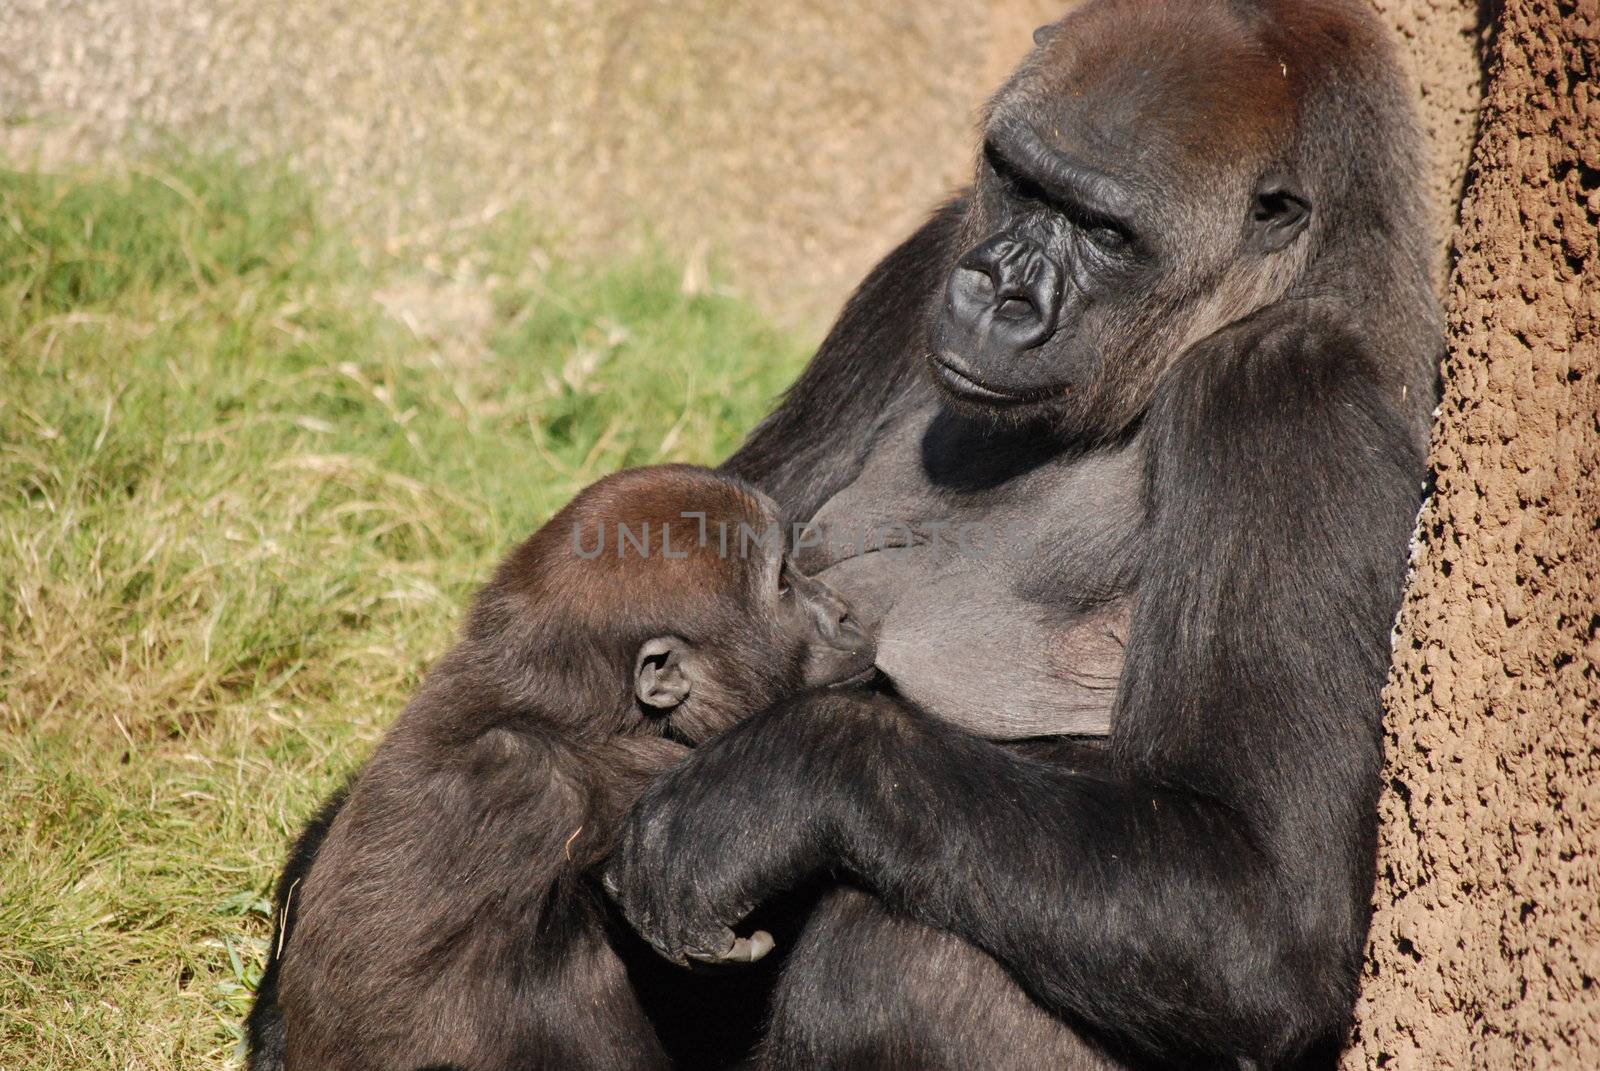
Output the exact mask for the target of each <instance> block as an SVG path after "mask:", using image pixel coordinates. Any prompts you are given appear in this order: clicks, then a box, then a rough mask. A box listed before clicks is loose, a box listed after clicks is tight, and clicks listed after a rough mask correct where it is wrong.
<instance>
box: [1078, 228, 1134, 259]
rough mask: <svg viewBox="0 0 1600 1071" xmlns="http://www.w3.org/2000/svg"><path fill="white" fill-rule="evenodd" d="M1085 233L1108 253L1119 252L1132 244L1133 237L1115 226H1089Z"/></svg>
mask: <svg viewBox="0 0 1600 1071" xmlns="http://www.w3.org/2000/svg"><path fill="white" fill-rule="evenodd" d="M1085 233H1086V234H1087V235H1088V236H1089V241H1091V242H1093V243H1094V244H1095V245H1097V246H1099V247H1100V248H1101V249H1104V250H1105V251H1106V252H1108V253H1121V252H1123V251H1125V250H1126V249H1127V248H1128V247H1129V246H1131V245H1132V244H1133V239H1131V238H1129V237H1128V235H1127V234H1125V233H1123V232H1122V231H1120V230H1118V229H1117V228H1115V227H1090V228H1089V229H1088V230H1087V231H1086V232H1085Z"/></svg>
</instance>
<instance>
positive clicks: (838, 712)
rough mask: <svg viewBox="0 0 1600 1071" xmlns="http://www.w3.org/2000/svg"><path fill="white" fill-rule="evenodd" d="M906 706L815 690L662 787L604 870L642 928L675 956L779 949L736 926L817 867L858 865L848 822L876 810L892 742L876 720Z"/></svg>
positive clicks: (730, 955)
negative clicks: (876, 785)
mask: <svg viewBox="0 0 1600 1071" xmlns="http://www.w3.org/2000/svg"><path fill="white" fill-rule="evenodd" d="M896 709H897V708H895V707H894V705H893V704H891V703H889V702H887V701H886V700H883V699H882V698H881V697H878V696H875V695H873V694H871V693H866V692H856V691H846V690H830V691H825V692H817V693H812V694H810V695H808V696H803V697H801V698H799V699H796V700H794V701H793V702H790V703H786V704H782V705H780V706H777V707H774V708H772V709H771V710H768V711H765V712H763V713H761V714H758V715H756V716H755V717H752V718H750V719H748V720H746V721H745V722H744V723H742V724H740V725H739V726H737V727H735V728H734V729H732V730H730V731H728V732H727V733H725V734H723V735H722V736H720V737H718V738H717V739H715V740H713V741H711V742H710V743H707V744H703V745H701V746H700V747H698V748H696V749H695V751H694V753H693V754H692V755H690V756H689V757H688V758H687V759H685V760H684V761H683V762H681V763H679V764H678V765H677V766H676V767H674V768H673V769H672V770H671V771H669V772H668V773H667V774H665V775H664V776H663V777H661V778H659V779H657V780H656V781H655V782H654V783H652V784H651V786H650V787H649V788H648V789H647V790H646V791H645V793H644V795H643V796H641V797H640V799H639V802H638V803H637V804H636V805H635V806H634V808H633V811H632V812H631V813H630V814H629V816H628V818H627V820H626V821H625V822H624V823H623V827H622V830H621V832H620V834H619V836H618V839H617V846H616V848H615V850H614V851H613V853H612V856H611V860H610V862H609V863H608V864H607V866H606V868H605V872H604V876H603V880H604V883H605V887H606V890H607V891H608V892H609V893H610V894H611V896H612V897H613V898H614V899H615V900H616V902H617V904H618V905H619V906H620V907H621V908H622V912H623V914H624V915H626V916H627V919H628V921H629V923H630V924H632V925H633V927H634V928H635V929H636V930H638V931H639V933H640V935H642V936H643V937H644V938H645V940H647V941H649V942H650V944H651V945H652V946H654V947H655V949H656V951H657V952H659V953H661V955H663V956H665V957H666V958H667V959H669V960H672V961H673V962H674V963H679V964H684V963H686V962H687V961H689V960H697V961H700V962H704V963H739V962H751V961H753V960H757V959H760V958H761V957H762V956H763V955H765V954H766V953H767V951H769V950H770V949H771V947H772V938H771V937H770V936H768V935H767V934H765V933H763V932H761V931H757V932H756V933H754V934H752V935H750V936H749V937H739V936H736V935H735V933H734V931H733V927H734V926H735V925H737V924H738V922H739V920H741V919H743V918H744V917H745V916H746V915H748V914H749V913H750V911H751V910H753V909H754V908H756V907H757V906H759V905H760V904H761V903H763V902H764V901H766V900H767V899H769V898H770V897H772V896H775V895H777V894H779V893H782V892H785V891H787V890H789V889H791V888H793V887H794V886H796V885H798V884H800V883H801V882H803V881H804V880H805V879H806V878H808V877H810V876H812V875H814V874H816V873H819V872H821V871H823V870H825V869H840V870H853V869H854V868H853V867H852V866H850V865H849V864H848V863H847V862H846V859H845V854H846V842H847V841H848V840H851V839H853V838H849V837H846V836H845V835H844V834H845V830H844V829H843V825H844V823H843V822H842V821H841V820H840V819H841V818H842V817H843V816H847V815H852V814H855V815H860V814H862V813H863V812H865V811H867V810H871V809H873V808H871V807H870V806H869V805H868V804H867V803H866V801H864V800H863V799H861V798H859V797H860V795H861V794H862V790H863V789H865V788H867V787H868V786H869V785H870V783H871V782H872V781H873V780H874V778H873V777H872V776H871V774H870V773H868V772H867V771H866V770H864V769H863V768H862V767H863V764H864V763H865V765H867V766H869V767H870V766H875V765H881V763H873V762H871V761H870V760H871V756H872V755H875V754H879V753H881V751H882V750H883V747H880V746H874V745H873V744H872V743H871V742H870V741H871V740H873V739H876V738H879V737H880V734H878V733H874V732H873V731H872V730H871V729H870V728H869V726H870V725H873V724H874V723H876V725H877V726H878V728H880V729H890V726H889V724H888V722H889V721H891V720H900V721H903V719H904V717H905V715H903V714H900V713H896ZM904 731H905V727H904V726H903V725H902V727H901V728H900V730H899V731H898V732H896V731H893V730H891V731H890V732H888V733H887V734H882V735H886V736H887V737H889V738H891V739H892V738H895V737H898V736H900V734H902V733H904ZM863 737H866V738H867V740H866V741H864V739H863ZM884 743H885V744H890V743H891V740H885V741H884Z"/></svg>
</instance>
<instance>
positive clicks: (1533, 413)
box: [1346, 0, 1600, 1071]
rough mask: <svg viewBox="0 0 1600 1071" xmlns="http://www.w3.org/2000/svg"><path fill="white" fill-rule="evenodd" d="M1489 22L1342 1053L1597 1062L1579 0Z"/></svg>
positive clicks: (1597, 464)
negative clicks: (1370, 909) (1376, 840)
mask: <svg viewBox="0 0 1600 1071" xmlns="http://www.w3.org/2000/svg"><path fill="white" fill-rule="evenodd" d="M1498 20H1499V28H1498V34H1497V38H1496V41H1495V44H1494V50H1493V56H1492V61H1491V66H1490V73H1491V78H1492V81H1491V84H1490V90H1489V93H1488V96H1487V99H1486V101H1485V111H1484V125H1483V128H1482V134H1481V137H1480V140H1479V143H1478V146H1477V150H1476V154H1475V156H1474V177H1473V182H1472V185H1471V188H1470V192H1469V195H1468V197H1467V200H1466V203H1465V206H1464V209H1463V213H1462V220H1461V225H1460V229H1459V231H1458V234H1457V238H1456V245H1457V250H1458V254H1459V262H1458V264H1457V267H1456V274H1455V276H1454V279H1453V281H1452V288H1451V307H1450V354H1449V358H1448V360H1447V362H1446V368H1445V371H1446V392H1445V400H1444V404H1443V406H1442V408H1441V412H1440V419H1439V423H1438V426H1437V427H1436V429H1435V439H1434V448H1433V466H1434V469H1435V471H1436V473H1437V480H1438V489H1437V492H1436V494H1435V496H1434V498H1433V500H1432V503H1431V505H1430V506H1429V508H1428V509H1427V511H1426V513H1425V514H1424V517H1423V520H1422V526H1421V531H1422V540H1421V543H1420V545H1419V546H1418V548H1417V552H1416V557H1415V574H1414V576H1413V581H1412V584H1411V590H1410V592H1409V594H1408V596H1407V599H1406V603H1405V607H1404V610H1403V612H1402V615H1401V620H1400V629H1399V637H1398V641H1397V647H1396V656H1395V667H1394V673H1393V676H1392V678H1391V681H1390V685H1389V688H1388V692H1387V700H1388V705H1389V736H1388V750H1389V771H1388V772H1389V776H1390V778H1391V782H1390V784H1391V788H1390V791H1389V792H1388V793H1387V794H1386V796H1385V799H1384V802H1383V818H1384V831H1383V839H1382V850H1381V859H1380V871H1381V873H1380V879H1379V885H1378V891H1377V903H1378V914H1377V918H1376V920H1375V923H1374V926H1373V933H1372V940H1371V946H1370V956H1369V961H1368V978H1367V981H1366V985H1365V992H1364V995H1363V997H1362V1001H1361V1006H1360V1009H1359V1015H1360V1026H1359V1028H1358V1031H1357V1035H1356V1039H1355V1045H1354V1048H1353V1050H1352V1052H1351V1053H1350V1055H1349V1056H1348V1058H1347V1060H1346V1067H1347V1068H1349V1069H1355V1068H1388V1069H1417V1071H1421V1069H1429V1071H1455V1069H1467V1068H1473V1069H1477V1068H1487V1069H1500V1068H1523V1067H1526V1068H1572V1069H1574V1071H1578V1069H1592V1068H1597V1067H1600V981H1597V980H1600V862H1597V854H1596V852H1597V847H1600V672H1597V668H1596V667H1597V664H1600V579H1597V578H1600V482H1597V481H1600V475H1597V473H1600V354H1597V348H1600V296H1597V295H1600V289H1597V287H1596V282H1595V280H1596V277H1597V274H1600V245H1597V239H1596V228H1597V226H1600V91H1597V89H1596V85H1595V76H1596V74H1600V4H1597V3H1596V2H1595V0H1578V2H1573V0H1566V2H1562V0H1511V2H1508V3H1507V4H1506V5H1505V8H1504V10H1503V12H1502V13H1500V14H1499V16H1498Z"/></svg>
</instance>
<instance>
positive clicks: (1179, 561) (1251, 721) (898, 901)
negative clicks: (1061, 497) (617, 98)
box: [607, 306, 1422, 1065]
mask: <svg viewBox="0 0 1600 1071" xmlns="http://www.w3.org/2000/svg"><path fill="white" fill-rule="evenodd" d="M1293 315H1294V316H1295V317H1296V320H1297V321H1298V322H1292V321H1290V320H1289V317H1287V316H1283V315H1277V314H1271V315H1269V316H1267V317H1256V318H1253V319H1252V321H1251V323H1250V325H1249V326H1248V327H1241V328H1239V329H1237V330H1236V329H1230V330H1228V331H1225V332H1223V333H1221V334H1220V335H1219V336H1217V337H1216V338H1214V339H1213V340H1211V341H1210V342H1208V343H1207V350H1208V351H1210V352H1206V353H1203V354H1199V355H1197V356H1198V357H1199V358H1200V359H1197V360H1195V361H1193V362H1189V363H1187V365H1186V368H1185V369H1184V371H1183V373H1182V374H1181V375H1177V376H1175V377H1174V378H1173V380H1172V381H1171V382H1169V383H1168V384H1167V385H1166V388H1165V389H1164V390H1163V393H1162V396H1161V397H1159V398H1158V399H1157V401H1156V403H1155V405H1154V407H1153V408H1152V411H1151V413H1150V415H1149V422H1148V425H1147V427H1148V428H1149V430H1150V431H1151V444H1152V446H1151V456H1150V462H1149V469H1148V477H1147V478H1148V481H1149V493H1150V501H1151V510H1152V512H1151V514H1150V516H1149V518H1148V522H1147V523H1148V524H1149V525H1150V530H1149V532H1148V539H1147V542H1146V544H1145V545H1146V547H1147V548H1148V550H1149V557H1148V558H1147V559H1146V561H1145V563H1144V565H1143V567H1142V568H1141V570H1140V580H1139V589H1138V595H1137V603H1136V606H1135V608H1134V615H1133V624H1132V635H1131V638H1130V642H1129V646H1128V656H1127V662H1126V664H1125V665H1124V668H1123V677H1122V683H1121V687H1120V694H1119V696H1118V699H1117V711H1116V726H1115V732H1114V733H1113V736H1112V739H1111V742H1110V747H1109V748H1108V747H1105V746H1104V745H1098V744H1080V743H1073V742H1065V741H1064V742H1058V743H1057V744H1055V745H1054V749H1055V751H1056V753H1057V758H1058V760H1059V761H1056V762H1053V763H1047V762H1045V761H1041V760H1040V759H1038V758H1029V757H1024V756H1023V755H1020V754H1018V753H1016V752H1014V751H1012V750H1009V749H1007V748H1004V747H1002V746H999V745H997V744H993V743H990V742H987V741H984V740H980V739H977V738H975V737H973V736H971V735H969V734H967V733H965V732H963V731H961V730H959V729H957V728H955V727H952V726H949V725H945V724H942V723H940V722H938V721H936V720H934V719H931V718H926V717H923V716H921V715H918V714H916V713H913V712H910V711H907V710H906V709H904V708H903V707H900V706H898V705H897V704H894V703H893V702H892V701H890V700H888V699H885V698H884V697H881V696H871V697H861V696H851V695H848V694H838V693H834V694H824V695H823V696H821V697H820V698H813V699H810V700H801V701H799V702H798V703H796V704H792V705H790V706H788V707H780V708H776V709H774V710H773V711H770V712H768V713H767V714H765V715H761V716H758V717H756V718H754V719H751V720H750V721H747V722H746V723H744V724H743V725H741V726H739V727H738V728H737V729H735V730H733V731H732V732H731V733H729V734H728V735H726V736H724V737H723V738H721V739H719V740H717V741H714V742H713V743H711V744H710V745H707V746H705V747H703V748H701V749H699V750H698V751H697V752H696V753H695V754H694V755H693V756H691V757H690V758H689V759H688V760H687V761H686V762H685V763H684V764H683V765H682V766H680V767H678V768H677V769H676V770H674V771H673V772H672V773H670V774H668V775H667V776H666V777H665V778H664V779H663V780H661V781H658V782H656V783H655V784H654V785H653V786H652V787H651V788H650V790H649V791H648V792H647V793H646V795H645V797H644V798H643V799H642V800H641V802H640V805H639V806H638V807H637V808H636V809H635V811H634V813H633V815H632V817H631V818H630V819H629V822H628V823H627V825H626V827H625V829H624V833H623V835H622V838H621V840H620V842H619V847H618V850H617V852H616V853H615V854H614V855H613V857H612V861H611V863H610V865H609V867H608V870H607V880H608V885H609V886H610V887H611V888H612V889H613V891H614V895H615V896H616V897H617V899H618V901H619V902H620V903H621V905H622V907H623V909H624V910H625V912H626V913H627V915H628V917H629V918H630V920H631V921H632V922H633V923H634V924H635V925H636V926H638V927H639V928H640V931H641V933H643V934H644V935H645V937H646V938H647V939H649V940H650V941H651V942H652V943H653V944H654V945H655V946H656V947H657V949H658V950H659V951H661V952H663V954H665V955H667V956H668V957H669V958H678V959H681V958H682V957H684V956H686V955H689V956H692V955H696V954H700V953H701V950H705V949H711V950H715V949H717V948H722V947H726V945H727V943H728V940H729V939H730V938H731V933H729V929H728V928H729V927H730V926H732V925H734V924H736V923H737V922H738V921H739V920H740V919H741V918H742V917H743V915H744V914H745V913H746V912H747V911H748V910H749V909H751V908H752V907H753V906H754V905H756V904H758V903H760V902H762V901H763V900H764V899H766V898H768V897H769V896H771V895H772V894H774V893H776V892H778V891H781V890H783V889H786V888H789V887H791V886H792V885H794V884H796V883H797V882H799V881H801V880H802V879H804V878H805V877H807V876H809V875H813V874H819V873H829V872H842V873H845V874H848V875H850V876H851V877H852V878H853V879H854V880H855V881H857V882H859V883H860V884H861V885H862V886H863V887H864V888H865V889H867V890H868V891H870V892H872V893H873V894H875V895H876V896H877V897H878V898H879V899H880V900H881V901H882V902H883V903H884V904H885V905H886V906H887V907H888V908H889V909H890V910H892V911H895V912H898V913H901V914H903V915H905V916H907V917H910V918H913V919H916V920H918V921H921V922H923V923H926V924H928V925H932V926H934V927H937V928H940V929H944V930H947V931H949V932H952V933H954V934H956V935H958V936H960V937H962V938H964V939H965V940H967V941H969V942H970V943H972V944H974V945H976V946H977V947H979V948H981V949H983V950H984V951H986V952H988V953H989V954H990V955H992V956H994V957H995V958H996V959H997V960H999V961H1000V962H1001V964H1002V965H1004V966H1005V967H1006V968H1007V969H1008V970H1009V971H1010V972H1011V974H1012V975H1013V976H1014V977H1015V978H1017V979H1018V980H1019V981H1020V982H1021V983H1022V985H1023V986H1024V987H1025V988H1026V989H1027V990H1028V991H1029V992H1030V993H1031V994H1032V995H1033V996H1034V997H1035V999H1037V1000H1039V1001H1040V1002H1041V1003H1042V1004H1043V1005H1044V1006H1045V1007H1047V1008H1049V1009H1051V1010H1053V1011H1055V1012H1057V1013H1058V1014H1061V1015H1063V1016H1066V1017H1068V1018H1070V1019H1071V1020H1072V1021H1075V1022H1083V1023H1086V1024H1087V1025H1089V1026H1092V1027H1093V1028H1095V1029H1096V1030H1098V1031H1100V1032H1103V1033H1105V1034H1107V1035H1109V1036H1110V1037H1113V1038H1116V1039H1118V1040H1119V1042H1120V1043H1121V1044H1123V1045H1126V1046H1129V1047H1131V1048H1132V1049H1134V1050H1136V1051H1142V1052H1145V1053H1150V1054H1156V1055H1160V1056H1162V1057H1165V1058H1168V1059H1172V1060H1176V1061H1180V1062H1182V1061H1187V1062H1188V1064H1189V1065H1194V1064H1199V1063H1201V1062H1202V1061H1204V1060H1209V1059H1232V1058H1237V1057H1251V1058H1255V1059H1258V1060H1262V1061H1265V1062H1267V1063H1276V1062H1277V1061H1279V1060H1282V1059H1287V1058H1290V1057H1292V1056H1294V1055H1296V1054H1299V1053H1303V1052H1305V1051H1307V1050H1308V1049H1310V1048H1312V1047H1313V1046H1321V1045H1329V1044H1332V1045H1336V1044H1337V1042H1338V1039H1339V1038H1340V1037H1341V1036H1342V1034H1343V1031H1344V1030H1345V1028H1346V1025H1347V1020H1348V1016H1349V1008H1350V1006H1351V1003H1352V998H1353V994H1354V989H1355V986H1356V983H1357V978H1358V972H1359V965H1360V960H1361V952H1362V944H1363V941H1364V935H1365V928H1366V920H1367V916H1368V911H1369V906H1368V896H1369V892H1370V887H1371V884H1370V883H1371V879H1372V867H1373V861H1372V852H1373V844H1374V840H1375V836H1376V831H1375V823H1376V817H1375V814H1376V809H1375V799H1376V794H1377V790H1378V783H1379V772H1380V762H1381V756H1380V751H1379V717H1380V706H1379V690H1380V688H1381V685H1382V682H1383V678H1384V669H1385V666H1386V664H1387V659H1388V648H1387V635H1388V630H1389V627H1390V624H1391V621H1392V617H1393V613H1394V610H1395V606H1396V603H1397V601H1398V594H1399V589H1400V583H1401V579H1402V576H1403V568H1404V560H1403V554H1402V553H1400V552H1399V548H1401V547H1403V546H1404V545H1405V543H1406V539H1407V536H1408V534H1409V532H1410V526H1411V524H1412V520H1413V516H1414V513H1415V509H1416V505H1417V500H1418V493H1417V492H1418V488H1419V481H1420V476H1421V473H1422V459H1421V456H1420V453H1419V451H1418V449H1417V446H1416V443H1415V441H1414V438H1413V436H1412V435H1411V434H1410V431H1409V429H1408V427H1407V425H1406V422H1405V421H1404V419H1403V418H1402V417H1401V416H1400V415H1399V414H1398V412H1397V411H1396V410H1395V408H1394V407H1393V405H1392V403H1391V399H1390V397H1389V395H1390V393H1391V392H1390V390H1389V388H1388V385H1387V384H1384V383H1382V382H1381V381H1380V380H1379V378H1378V375H1377V373H1375V372H1374V371H1373V369H1372V367H1371V365H1370V363H1369V362H1368V361H1367V360H1366V359H1365V358H1364V355H1363V354H1362V352H1361V350H1360V347H1359V345H1358V344H1357V343H1356V342H1355V341H1354V340H1353V339H1352V338H1351V337H1350V335H1349V334H1348V333H1345V332H1342V331H1340V330H1338V329H1337V328H1336V327H1333V326H1330V325H1327V324H1307V323H1305V322H1304V321H1303V320H1299V318H1300V317H1304V316H1305V315H1306V311H1305V309H1304V306H1301V307H1300V309H1299V310H1293ZM1392 393H1398V391H1397V390H1396V391H1394V392H1392ZM1196 457H1200V458H1204V459H1205V463H1204V464H1203V465H1195V464H1193V460H1192V459H1194V458H1196ZM691 831H692V832H691Z"/></svg>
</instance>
